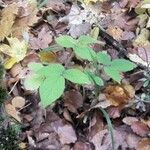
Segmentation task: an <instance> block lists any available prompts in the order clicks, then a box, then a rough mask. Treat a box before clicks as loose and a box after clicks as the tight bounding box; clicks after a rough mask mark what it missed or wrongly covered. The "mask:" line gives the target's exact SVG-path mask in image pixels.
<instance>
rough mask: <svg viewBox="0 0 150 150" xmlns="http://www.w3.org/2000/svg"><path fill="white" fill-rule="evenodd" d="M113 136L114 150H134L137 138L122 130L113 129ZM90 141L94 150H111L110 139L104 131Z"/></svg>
mask: <svg viewBox="0 0 150 150" xmlns="http://www.w3.org/2000/svg"><path fill="white" fill-rule="evenodd" d="M113 135H114V141H115V150H119V149H121V150H126V149H135V148H136V146H137V143H138V141H139V137H138V136H136V135H135V134H131V133H129V132H127V131H124V130H123V129H114V130H113ZM90 141H91V142H92V143H93V144H94V146H95V150H112V143H111V137H110V135H109V132H108V130H106V129H105V130H102V131H100V132H97V133H96V134H95V136H94V137H93V138H92V139H90Z"/></svg>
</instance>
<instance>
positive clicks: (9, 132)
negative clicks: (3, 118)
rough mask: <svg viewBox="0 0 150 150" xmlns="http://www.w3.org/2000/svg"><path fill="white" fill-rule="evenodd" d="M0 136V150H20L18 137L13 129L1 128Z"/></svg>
mask: <svg viewBox="0 0 150 150" xmlns="http://www.w3.org/2000/svg"><path fill="white" fill-rule="evenodd" d="M0 135H1V136H0V150H20V148H19V146H18V137H17V134H16V131H15V130H14V129H13V128H11V127H8V128H7V129H4V128H0Z"/></svg>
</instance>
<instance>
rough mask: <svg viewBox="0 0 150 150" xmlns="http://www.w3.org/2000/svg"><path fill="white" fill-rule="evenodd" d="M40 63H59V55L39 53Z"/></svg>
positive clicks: (46, 52)
mask: <svg viewBox="0 0 150 150" xmlns="http://www.w3.org/2000/svg"><path fill="white" fill-rule="evenodd" d="M38 55H39V58H40V61H41V62H42V63H45V62H46V63H52V62H53V63H54V62H57V55H56V54H55V53H53V52H49V51H41V52H39V53H38Z"/></svg>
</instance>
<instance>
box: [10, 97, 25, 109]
mask: <svg viewBox="0 0 150 150" xmlns="http://www.w3.org/2000/svg"><path fill="white" fill-rule="evenodd" d="M11 103H12V105H13V106H14V107H15V108H22V107H24V106H25V99H24V98H23V97H21V96H16V97H14V98H13V99H12V100H11Z"/></svg>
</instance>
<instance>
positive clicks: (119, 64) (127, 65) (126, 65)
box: [111, 59, 136, 72]
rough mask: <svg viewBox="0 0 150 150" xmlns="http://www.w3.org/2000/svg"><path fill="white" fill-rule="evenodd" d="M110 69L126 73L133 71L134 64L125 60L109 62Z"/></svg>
mask: <svg viewBox="0 0 150 150" xmlns="http://www.w3.org/2000/svg"><path fill="white" fill-rule="evenodd" d="M111 67H112V68H113V69H115V70H118V71H121V72H126V71H130V70H133V69H134V68H135V67H136V64H134V63H132V62H131V61H128V60H125V59H115V60H113V61H112V62H111Z"/></svg>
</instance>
